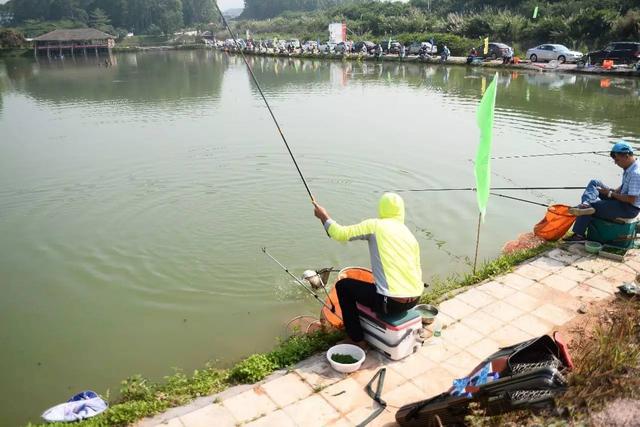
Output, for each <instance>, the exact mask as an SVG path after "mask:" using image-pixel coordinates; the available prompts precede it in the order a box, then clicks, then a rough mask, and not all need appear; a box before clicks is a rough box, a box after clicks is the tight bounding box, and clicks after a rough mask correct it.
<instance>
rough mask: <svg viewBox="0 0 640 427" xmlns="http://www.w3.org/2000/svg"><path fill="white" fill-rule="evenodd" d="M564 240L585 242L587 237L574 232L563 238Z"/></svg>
mask: <svg viewBox="0 0 640 427" xmlns="http://www.w3.org/2000/svg"><path fill="white" fill-rule="evenodd" d="M562 241H563V242H568V243H584V242H586V241H587V239H586V238H585V237H584V236H581V235H579V234H572V235H571V236H569V237H565V238H564V239H562Z"/></svg>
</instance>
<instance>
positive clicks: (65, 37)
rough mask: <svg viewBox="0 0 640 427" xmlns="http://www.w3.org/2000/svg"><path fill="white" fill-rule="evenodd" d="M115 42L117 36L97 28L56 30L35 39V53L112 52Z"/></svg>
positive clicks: (81, 53) (73, 54) (60, 55)
mask: <svg viewBox="0 0 640 427" xmlns="http://www.w3.org/2000/svg"><path fill="white" fill-rule="evenodd" d="M115 44H116V43H115V36H112V35H110V34H107V33H103V32H102V31H99V30H96V29H95V28H80V29H75V30H54V31H51V32H50V33H47V34H43V35H41V36H40V37H36V38H34V39H33V46H34V53H35V54H36V55H47V56H48V57H51V56H58V57H62V56H63V55H71V56H75V55H85V56H86V55H87V54H95V55H98V54H99V53H108V54H110V53H111V48H113V47H114V46H115Z"/></svg>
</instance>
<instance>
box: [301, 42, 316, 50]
mask: <svg viewBox="0 0 640 427" xmlns="http://www.w3.org/2000/svg"><path fill="white" fill-rule="evenodd" d="M317 47H318V42H317V41H315V40H307V41H306V42H304V44H303V45H302V49H303V50H313V49H315V48H317Z"/></svg>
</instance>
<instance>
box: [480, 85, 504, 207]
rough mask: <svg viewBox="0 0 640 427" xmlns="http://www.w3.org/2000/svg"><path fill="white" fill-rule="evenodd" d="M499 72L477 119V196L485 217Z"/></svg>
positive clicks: (484, 99) (481, 105) (482, 102)
mask: <svg viewBox="0 0 640 427" xmlns="http://www.w3.org/2000/svg"><path fill="white" fill-rule="evenodd" d="M497 82H498V73H496V75H495V77H494V78H493V81H492V82H491V84H489V87H488V88H487V91H486V92H485V93H484V96H483V97H482V100H481V101H480V105H479V106H478V112H477V116H476V120H477V123H478V128H479V129H480V143H479V144H478V154H477V155H476V165H475V171H474V172H475V175H476V197H477V199H478V209H479V210H480V214H481V215H482V218H483V219H484V216H485V215H486V213H487V203H488V202H489V191H490V189H491V166H490V164H489V159H490V158H491V140H492V139H493V112H494V108H495V105H496V92H497V88H496V84H497Z"/></svg>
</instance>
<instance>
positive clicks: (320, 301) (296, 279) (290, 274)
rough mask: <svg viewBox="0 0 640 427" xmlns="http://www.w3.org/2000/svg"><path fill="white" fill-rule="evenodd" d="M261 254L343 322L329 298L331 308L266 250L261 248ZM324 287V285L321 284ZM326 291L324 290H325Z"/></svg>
mask: <svg viewBox="0 0 640 427" xmlns="http://www.w3.org/2000/svg"><path fill="white" fill-rule="evenodd" d="M262 252H264V253H265V254H266V255H267V256H268V257H269V258H271V259H272V260H274V261H275V262H276V264H278V265H279V266H280V267H281V268H282V269H283V270H284V271H285V272H286V273H287V274H288V275H289V276H291V277H292V278H293V280H295V281H296V282H298V284H299V285H300V286H302V287H303V288H304V289H305V290H306V291H307V292H309V293H310V294H311V295H313V297H314V298H315V299H316V300H317V301H318V302H319V303H320V304H322V305H323V306H324V307H326V308H328V309H329V311H331V313H333V315H334V316H336V317H337V318H339V319H340V320H343V319H342V317H341V316H339V315H338V313H336V307H335V306H334V305H333V301H331V298H329V302H331V307H329V306H328V305H327V303H326V302H324V301H322V300H321V299H320V297H319V296H318V294H316V293H315V292H313V290H312V289H311V288H309V287H308V286H307V285H305V284H304V282H302V280H300V279H299V278H297V277H296V276H294V275H293V274H292V273H291V272H290V271H289V269H288V268H287V267H285V266H284V265H282V264H281V263H280V261H278V260H277V259H275V258H274V257H272V256H271V254H270V253H269V252H268V251H267V248H262ZM323 285H324V283H323ZM323 287H324V286H323ZM325 291H326V288H325Z"/></svg>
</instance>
